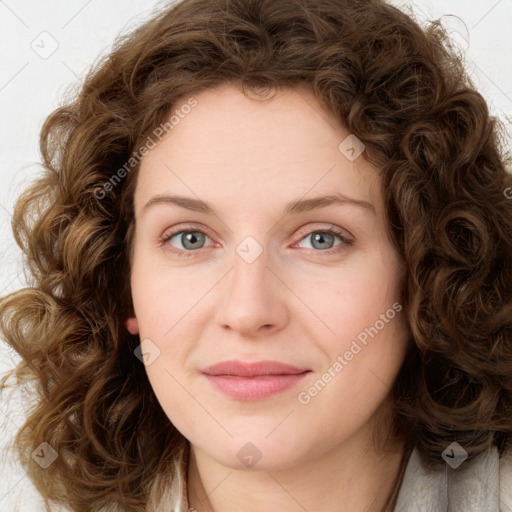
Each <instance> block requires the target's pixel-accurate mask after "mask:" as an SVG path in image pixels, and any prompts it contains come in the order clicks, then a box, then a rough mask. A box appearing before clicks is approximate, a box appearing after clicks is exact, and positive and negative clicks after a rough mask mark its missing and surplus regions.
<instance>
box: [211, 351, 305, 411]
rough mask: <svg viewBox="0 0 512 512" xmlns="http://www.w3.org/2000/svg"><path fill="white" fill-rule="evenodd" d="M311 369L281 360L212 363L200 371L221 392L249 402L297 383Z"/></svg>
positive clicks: (266, 396) (268, 396)
mask: <svg viewBox="0 0 512 512" xmlns="http://www.w3.org/2000/svg"><path fill="white" fill-rule="evenodd" d="M310 371H311V370H309V369H307V368H299V367H297V366H292V365H289V364H285V363H281V362H279V361H258V362H254V363H244V362H242V361H238V360H231V361H223V362H222V363H218V364H215V365H213V366H209V367H208V368H205V369H204V370H202V371H201V373H202V374H203V375H204V376H205V377H206V378H207V379H208V381H209V382H210V384H212V386H214V387H215V388H216V389H217V390H218V391H221V392H222V393H224V394H225V395H227V396H229V397H230V398H233V399H237V400H246V401H249V400H261V399H264V398H270V397H271V396H274V395H276V394H278V393H281V392H283V391H285V390H287V389H289V388H291V387H293V386H295V385H296V384H297V383H298V382H299V381H300V380H302V379H303V378H304V377H305V376H306V375H307V374H308V373H309V372H310Z"/></svg>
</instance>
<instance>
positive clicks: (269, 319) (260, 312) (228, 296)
mask: <svg viewBox="0 0 512 512" xmlns="http://www.w3.org/2000/svg"><path fill="white" fill-rule="evenodd" d="M269 259H270V258H269V252H268V251H267V250H266V248H264V247H263V245H262V244H260V243H259V242H258V241H257V240H256V239H255V238H254V237H252V236H247V237H245V238H244V239H243V240H242V241H241V242H240V243H239V244H238V245H237V246H236V247H235V254H233V256H232V259H231V261H232V271H231V272H230V275H229V276H228V283H227V285H226V287H225V288H224V292H223V293H224V296H223V297H222V299H221V301H220V302H219V306H218V311H217V321H218V322H219V323H220V324H221V325H223V326H224V327H227V326H229V327H230V328H232V329H233V330H236V331H240V332H245V333H249V332H252V331H257V330H258V329H259V328H260V327H262V326H276V325H278V324H279V323H280V322H281V321H282V313H283V307H284V305H283V303H282V302H281V301H282V297H281V293H280V290H278V288H279V283H277V282H276V279H275V277H274V275H273V273H272V272H271V271H270V270H269V268H267V267H268V265H269V263H270V261H269Z"/></svg>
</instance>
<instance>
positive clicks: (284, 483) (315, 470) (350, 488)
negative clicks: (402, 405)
mask: <svg viewBox="0 0 512 512" xmlns="http://www.w3.org/2000/svg"><path fill="white" fill-rule="evenodd" d="M366 438H367V439H366V442H363V441H364V436H361V437H360V438H359V439H353V440H351V442H350V443H349V442H344V443H342V444H340V445H339V446H336V447H335V448H334V449H330V450H328V453H325V454H323V455H322V456H320V457H316V458H311V459H306V460H302V461H301V463H300V465H295V466H292V467H290V468H289V469H285V470H279V471H257V470H255V469H253V470H250V471H248V470H238V469H232V468H230V467H225V466H223V465H221V464H219V463H218V462H217V461H216V460H214V459H212V458H211V457H209V455H208V454H206V453H205V452H204V451H202V450H201V449H199V448H198V447H196V446H193V445H191V449H190V460H189V465H188V475H187V490H188V497H189V498H188V499H189V504H188V506H189V510H192V511H194V510H196V511H197V512H239V511H242V510H243V511H244V512H262V511H265V512H278V511H279V512H282V511H283V510H286V511H287V512H304V510H315V511H317V512H330V511H332V510H339V511H341V512H348V511H350V512H369V511H371V512H374V511H379V512H387V511H388V510H392V506H393V505H394V504H393V501H394V500H395V499H396V491H397V490H398V486H399V484H400V480H401V477H402V474H403V469H404V465H405V463H406V462H407V458H406V457H407V454H408V453H409V452H408V449H407V446H406V442H405V441H403V440H402V441H398V442H395V443H394V444H393V446H388V447H387V449H386V451H382V452H376V451H375V449H374V448H373V447H372V446H371V443H369V442H368V436H366Z"/></svg>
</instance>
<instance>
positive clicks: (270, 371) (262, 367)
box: [202, 360, 309, 377]
mask: <svg viewBox="0 0 512 512" xmlns="http://www.w3.org/2000/svg"><path fill="white" fill-rule="evenodd" d="M307 371H309V369H308V368H299V367H297V366H292V365H289V364H285V363H280V362H279V361H257V362H254V363H244V362H243V361H238V360H231V361H223V362H221V363H217V364H214V365H212V366H208V368H204V369H203V370H202V373H205V374H206V375H232V376H235V377H258V376H261V375H296V374H299V373H304V372H307Z"/></svg>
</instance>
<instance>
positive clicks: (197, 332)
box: [127, 84, 409, 512]
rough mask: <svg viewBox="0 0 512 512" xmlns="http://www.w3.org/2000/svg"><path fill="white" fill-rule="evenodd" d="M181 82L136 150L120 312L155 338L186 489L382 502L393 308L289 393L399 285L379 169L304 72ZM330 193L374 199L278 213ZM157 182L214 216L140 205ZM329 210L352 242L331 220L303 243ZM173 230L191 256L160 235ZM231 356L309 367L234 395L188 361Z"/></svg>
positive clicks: (357, 508)
mask: <svg viewBox="0 0 512 512" xmlns="http://www.w3.org/2000/svg"><path fill="white" fill-rule="evenodd" d="M194 97H195V98H196V100H197V106H196V107H195V108H193V109H192V110H191V112H190V113H189V114H188V115H187V116H186V117H184V119H182V120H180V122H179V124H178V125H176V126H175V127H174V128H173V129H172V130H171V131H170V132H169V133H168V135H167V136H166V137H164V138H163V139H162V140H161V141H160V142H159V143H158V144H157V145H156V147H154V148H153V149H152V150H151V151H150V152H149V153H148V154H147V155H146V156H145V157H144V159H143V160H142V163H141V168H140V174H139V176H138V181H137V186H136V190H135V221H136V223H135V226H136V227H135V234H134V239H133V261H132V272H131V286H132V298H133V306H134V312H135V316H134V317H133V318H130V319H129V320H128V321H127V328H128V330H129V331H130V332H132V333H134V334H135V333H139V335H140V339H141V340H145V339H150V340H151V343H152V345H151V347H157V348H158V350H159V351H160V352H159V354H158V356H157V357H156V358H155V359H154V360H153V361H152V362H151V363H150V364H147V365H146V371H147V375H148V378H149V380H150V382H151V385H152V387H153V390H154V392H155V394H156V396H157V398H158V400H159V402H160V404H161V405H162V408H163V410H164V411H165V413H166V414H167V416H168V417H169V419H170V420H171V422H172V423H173V424H174V425H175V426H176V428H177V429H178V430H179V431H180V432H181V433H182V434H183V435H184V436H185V437H186V438H187V439H188V440H189V441H190V445H191V460H190V465H189V469H188V480H187V485H188V493H189V500H190V502H189V506H190V507H193V508H194V509H196V510H198V511H200V512H202V511H215V512H230V511H240V510H244V511H247V512H253V511H254V512H256V511H259V512H262V511H265V512H277V511H280V512H282V511H283V510H286V511H287V512H295V511H297V512H299V511H300V512H303V511H304V510H315V511H317V512H322V511H324V512H327V511H329V512H330V511H332V510H344V511H351V512H362V511H366V510H372V511H375V510H382V508H383V506H384V504H385V502H386V501H387V499H388V497H389V495H390V494H391V492H392V490H393V487H394V485H395V480H396V477H397V474H398V469H399V463H400V457H401V456H402V453H403V449H404V443H403V442H402V441H400V440H397V441H396V442H394V443H393V445H389V446H388V447H387V448H388V450H387V451H386V452H380V451H376V449H375V447H374V445H373V443H372V433H373V431H374V429H375V428H379V429H380V430H381V431H384V430H385V429H386V428H387V425H389V417H388V415H387V414H386V411H385V410H384V406H385V405H386V401H387V399H388V398H389V392H390V390H391V386H392V383H393V381H394V380H395V378H396V376H397V373H398V371H399V369H400V366H401V364H402V362H403V359H404V356H405V352H406V348H407V344H408V340H409V332H408V329H407V325H406V322H405V315H404V312H403V310H402V312H400V313H398V314H396V316H394V318H393V319H391V320H389V319H388V321H387V322H385V325H384V328H382V329H381V330H379V332H378V334H377V335H376V336H375V337H373V338H369V339H368V343H367V345H366V346H364V345H361V344H360V345H361V347H362V349H361V350H360V351H359V352H358V353H357V354H356V355H354V357H353V358H352V359H351V360H350V361H347V360H346V358H344V360H345V362H346V363H347V364H346V365H344V366H343V369H342V371H339V372H338V373H336V376H335V377H333V378H332V379H331V381H330V382H329V383H328V384H327V385H326V386H325V387H324V388H323V389H322V390H321V392H319V393H318V394H317V395H316V396H314V397H312V398H311V400H310V401H309V402H308V403H307V404H303V403H300V402H299V400H298V394H299V393H300V392H304V391H307V390H308V388H309V387H310V386H312V385H313V384H314V383H315V382H316V381H318V379H320V378H321V377H322V375H323V374H324V373H325V372H326V371H327V369H328V368H329V367H331V368H332V365H333V363H334V362H335V361H336V360H337V358H338V356H340V355H341V356H343V355H344V354H345V352H346V351H347V350H349V349H350V346H351V342H352V341H353V340H354V339H356V337H357V336H358V334H360V333H361V332H363V331H364V330H365V328H368V327H370V326H374V325H375V323H376V321H377V320H379V318H382V317H381V315H383V314H385V313H386V311H387V310H389V309H390V308H391V307H392V305H393V304H394V303H396V302H399V297H400V290H401V287H402V285H403V278H404V266H403V264H402V262H401V260H400V258H399V255H398V254H397V252H396V250H395V249H394V248H393V246H392V244H391V241H390V240H389V238H388V235H387V230H386V222H387V221H386V218H385V214H384V203H383V194H382V190H381V181H380V180H381V178H380V176H379V174H378V169H376V168H375V167H373V166H372V165H371V164H370V163H368V162H367V161H366V160H365V159H364V156H360V157H358V158H357V159H356V160H354V161H350V160H349V159H348V158H346V156H345V155H344V154H342V152H341V151H340V150H339V149H338V146H339V144H340V143H341V142H342V141H343V140H344V139H345V138H346V137H347V136H348V135H349V132H348V131H347V130H346V129H345V128H344V127H343V126H341V125H340V124H339V123H338V122H337V120H336V119H335V118H334V117H333V116H332V115H331V114H330V113H328V112H327V111H325V110H324V109H322V107H321V105H320V104H319V103H318V100H317V99H316V97H315V96H314V94H313V93H312V92H310V91H309V90H307V89H300V88H297V89H285V90H281V91H279V92H278V93H277V95H275V96H274V97H273V98H271V99H267V100H265V101H262V100H258V99H254V98H251V99H249V98H247V97H246V96H244V95H243V94H242V92H241V90H240V89H239V88H238V87H236V86H235V85H231V84H230V85H223V86H221V87H218V88H216V89H210V90H207V91H202V92H200V93H199V94H196V95H194ZM187 99H188V98H186V99H184V101H183V104H185V103H186V101H187ZM177 108H179V106H178V107H177ZM333 193H343V194H344V195H345V196H348V197H350V198H356V199H358V200H362V201H367V202H368V203H370V204H371V205H372V206H373V209H374V211H372V210H371V209H370V208H363V207H361V206H358V205H355V204H351V203H344V204H341V205H340V204H332V205H329V206H324V207H322V208H319V209H316V210H311V211H306V212H302V213H295V214H292V215H289V216H283V215H282V211H283V208H284V207H285V205H286V204H287V203H288V202H289V201H292V200H293V199H299V198H300V199H310V198H314V197H317V196H320V195H327V194H333ZM162 194H176V195H183V196H187V197H192V198H194V199H198V198H200V199H201V200H203V201H206V202H208V203H209V204H210V205H211V206H212V207H213V208H214V209H215V212H216V215H209V214H206V213H203V212H197V211H191V210H188V209H185V208H183V207H180V206H178V205H176V204H172V203H158V204H153V205H151V206H148V207H146V208H144V206H145V205H146V203H148V201H150V200H151V199H152V198H154V197H155V196H159V195H162ZM187 223H193V225H192V227H190V226H188V225H187ZM331 226H332V227H334V228H338V229H339V230H340V231H341V232H342V236H343V237H345V239H347V238H349V239H350V240H352V244H351V245H347V244H346V243H345V242H343V241H341V239H339V238H337V236H334V238H332V239H328V240H327V241H324V245H323V246H322V245H319V244H318V243H317V244H315V241H314V240H313V238H314V235H315V233H318V232H320V233H323V232H324V230H325V229H329V228H330V227H331ZM171 228H172V229H171ZM198 228H200V229H202V230H205V231H206V234H207V236H206V237H205V238H204V241H203V240H201V239H200V240H199V241H197V239H196V241H195V245H192V249H190V245H183V243H185V244H186V240H185V242H183V239H182V238H181V234H179V235H178V236H174V237H173V238H172V239H171V240H168V241H166V242H165V241H162V239H163V238H165V236H166V235H169V233H170V232H171V231H172V230H174V232H175V233H179V231H180V229H182V230H186V229H188V230H190V231H194V230H195V229H198ZM312 235H313V236H312ZM199 236H200V235H199ZM247 236H251V237H253V238H254V240H255V241H257V243H258V244H259V246H260V247H261V248H262V249H263V252H262V253H261V254H260V255H259V256H258V257H257V258H256V259H255V260H254V261H253V262H251V263H249V262H247V261H246V260H245V259H244V258H242V257H241V256H240V255H239V254H238V253H237V252H236V248H237V246H238V245H239V244H240V243H241V242H242V241H243V240H244V239H245V238H246V237H247ZM329 244H330V245H329ZM187 247H188V253H192V254H191V256H190V257H180V256H178V255H177V253H175V252H173V249H174V250H175V251H178V252H179V251H180V250H181V252H182V253H185V252H187ZM194 247H196V248H195V249H194ZM248 247H249V251H254V247H256V246H248ZM319 247H320V248H319ZM322 247H325V248H324V249H322ZM329 249H333V253H332V254H326V253H325V251H326V250H329ZM252 254H254V252H253V253H252ZM144 343H147V342H144ZM152 350H154V348H153V349H152ZM228 359H240V360H242V361H261V360H277V361H281V362H285V363H288V364H292V365H296V366H299V367H304V368H308V369H310V370H311V373H309V374H308V375H307V376H306V377H305V378H304V379H303V380H302V381H301V382H300V383H299V384H298V385H297V386H296V387H293V388H292V389H288V390H286V391H284V392H282V393H280V394H278V395H275V396H273V397H270V398H267V399H262V400H257V401H252V402H251V401H241V400H234V399H232V398H228V397H226V396H225V395H223V394H221V393H220V392H219V391H217V390H216V389H215V388H213V387H212V385H211V384H210V383H209V382H208V381H207V379H206V378H205V377H204V376H203V375H202V374H201V373H200V370H201V369H203V368H205V367H207V366H209V365H212V364H214V363H218V362H220V361H225V360H228ZM331 373H332V371H331ZM248 442H250V443H252V445H254V446H255V447H256V448H257V450H258V452H259V453H260V454H261V458H260V459H259V461H258V462H257V463H256V464H255V465H254V466H252V467H248V466H247V465H246V464H244V463H243V462H242V460H241V459H240V458H239V457H238V456H237V453H238V452H239V451H240V449H241V448H242V447H244V446H245V445H246V444H247V443H248ZM246 449H247V448H246ZM250 450H255V449H254V448H252V447H251V448H250ZM254 453H255V454H256V453H257V452H256V451H254Z"/></svg>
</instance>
